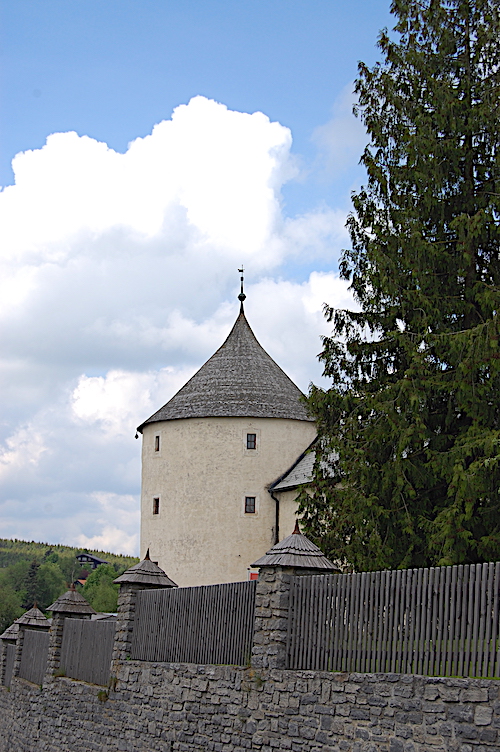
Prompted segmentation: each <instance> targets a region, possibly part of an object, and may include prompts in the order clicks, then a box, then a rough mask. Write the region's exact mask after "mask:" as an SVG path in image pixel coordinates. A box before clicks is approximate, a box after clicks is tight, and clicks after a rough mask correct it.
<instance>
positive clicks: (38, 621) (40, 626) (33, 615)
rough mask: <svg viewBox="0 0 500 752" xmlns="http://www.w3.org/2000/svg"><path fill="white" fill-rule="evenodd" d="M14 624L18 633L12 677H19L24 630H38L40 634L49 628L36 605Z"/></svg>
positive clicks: (47, 621)
mask: <svg viewBox="0 0 500 752" xmlns="http://www.w3.org/2000/svg"><path fill="white" fill-rule="evenodd" d="M15 623H16V624H17V625H18V632H17V638H16V653H15V656H14V666H13V668H12V676H19V669H20V667H21V656H22V653H23V644H24V630H25V629H33V630H39V631H41V632H47V631H48V629H49V627H50V623H49V620H48V619H47V617H45V616H44V615H43V614H42V612H41V611H40V609H39V608H38V607H37V605H36V603H35V604H34V606H33V608H30V610H29V611H26V613H24V614H23V615H22V616H20V617H19V619H16V622H15Z"/></svg>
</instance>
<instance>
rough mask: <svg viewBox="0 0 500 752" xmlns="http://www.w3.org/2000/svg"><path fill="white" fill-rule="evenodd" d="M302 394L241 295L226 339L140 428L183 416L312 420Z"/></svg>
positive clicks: (140, 430)
mask: <svg viewBox="0 0 500 752" xmlns="http://www.w3.org/2000/svg"><path fill="white" fill-rule="evenodd" d="M240 295H244V293H240ZM240 299H241V298H240ZM302 397H303V394H302V392H301V391H300V389H299V388H298V386H296V385H295V384H294V383H293V381H292V380H291V379H290V378H289V377H288V376H287V375H286V373H285V372H284V371H282V370H281V368H280V367H279V365H278V364H277V363H275V362H274V360H273V359H272V358H271V356H270V355H268V353H267V352H266V351H265V350H264V348H263V347H262V346H261V345H260V344H259V342H258V341H257V339H256V337H255V334H254V333H253V331H252V330H251V328H250V325H249V323H248V321H247V320H246V317H245V313H244V311H243V300H241V310H240V313H239V316H238V318H237V319H236V322H235V324H234V326H233V328H232V329H231V331H230V333H229V335H228V337H227V339H226V341H225V342H224V343H223V344H222V345H221V347H219V349H218V350H217V352H216V353H215V354H214V355H212V357H211V358H210V359H209V360H207V362H206V363H205V365H203V366H202V367H201V368H200V370H199V371H197V372H196V373H195V375H194V376H193V377H192V378H191V379H190V380H189V381H188V382H187V384H185V385H184V386H183V387H182V389H180V390H179V391H178V392H177V394H175V395H174V396H173V397H172V399H171V400H170V401H169V402H167V404H166V405H164V406H163V407H162V408H160V410H158V411H157V412H156V413H154V414H153V415H152V416H151V417H150V418H148V419H147V420H146V421H144V423H142V424H141V425H140V426H139V427H138V428H137V430H138V431H139V432H140V433H142V430H143V428H144V426H146V425H147V424H148V423H158V422H159V421H163V420H179V419H181V418H221V417H225V418H240V417H241V418H289V419H292V420H307V421H310V422H313V421H314V418H312V417H311V415H310V414H309V413H308V411H307V408H306V406H305V404H304V403H303V402H302Z"/></svg>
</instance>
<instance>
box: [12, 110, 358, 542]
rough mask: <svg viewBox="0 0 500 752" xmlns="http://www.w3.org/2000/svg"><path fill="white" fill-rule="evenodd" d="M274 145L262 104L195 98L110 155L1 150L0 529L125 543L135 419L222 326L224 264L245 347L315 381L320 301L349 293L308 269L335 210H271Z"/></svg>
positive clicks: (226, 314)
mask: <svg viewBox="0 0 500 752" xmlns="http://www.w3.org/2000/svg"><path fill="white" fill-rule="evenodd" d="M291 145H292V138H291V133H290V131H289V129H288V128H286V127H284V126H283V125H281V124H280V123H276V122H274V123H273V122H271V121H270V120H269V118H268V117H266V116H265V115H264V114H262V113H259V112H256V113H253V114H248V113H241V112H234V111H231V110H229V109H228V108H227V107H225V106H224V105H222V104H219V103H217V102H214V101H212V100H209V99H206V98H204V97H195V98H194V99H192V100H191V101H190V102H189V103H188V104H187V105H181V106H179V107H177V108H176V109H175V110H174V112H173V114H172V116H171V118H170V119H168V120H164V121H163V122H161V123H159V124H158V125H156V126H155V127H154V128H153V129H152V132H151V134H150V135H148V136H146V137H144V138H138V139H136V140H135V141H133V142H131V143H130V144H129V147H128V149H127V151H126V152H125V153H124V154H120V153H118V152H115V151H114V150H112V149H110V148H109V147H108V146H107V144H105V143H101V142H98V141H96V140H95V139H92V138H89V137H87V136H79V135H77V134H76V133H55V134H52V135H50V136H49V137H48V138H47V142H46V144H45V146H43V148H41V149H36V150H31V151H25V152H23V153H22V154H19V155H17V156H16V158H15V160H14V164H13V167H14V173H15V179H16V182H15V185H12V186H8V187H6V188H4V189H3V190H2V191H1V192H0V318H1V320H2V326H1V327H0V352H1V353H2V356H1V358H0V402H1V406H2V416H3V417H2V421H1V422H0V473H1V476H2V479H3V495H2V497H1V499H0V522H1V524H2V526H3V530H4V531H5V532H4V535H11V536H18V537H26V538H30V539H35V540H36V539H38V540H40V539H45V540H48V541H49V542H50V541H52V542H65V543H69V544H74V545H87V546H97V547H101V548H106V547H111V548H114V549H120V550H122V551H127V552H130V551H132V550H133V549H134V546H136V541H137V533H138V529H137V528H138V508H139V506H138V499H139V490H140V489H139V482H140V458H139V448H140V442H139V441H135V440H134V433H135V428H136V426H137V425H139V424H140V423H142V422H143V421H144V420H145V419H146V418H148V417H149V415H151V414H152V413H153V412H154V411H155V410H157V409H158V408H159V407H161V405H162V404H164V403H165V402H166V401H167V400H168V399H169V398H170V397H171V396H172V395H173V394H174V393H175V392H176V391H177V390H178V389H179V388H180V387H181V386H182V385H183V384H184V383H185V382H186V381H187V379H188V378H189V377H190V376H191V375H192V373H193V372H194V371H195V370H196V369H197V368H198V367H200V366H201V365H202V363H203V362H204V361H205V360H206V359H207V358H208V357H210V355H211V354H212V353H213V352H214V351H215V350H216V349H217V348H218V347H219V346H220V344H221V343H222V342H223V340H224V339H225V337H226V336H227V334H228V332H229V330H230V328H231V326H232V324H233V322H234V320H235V318H236V315H237V311H238V303H237V300H236V295H237V293H238V276H237V268H238V267H239V266H240V265H241V263H244V265H245V267H246V268H247V270H248V272H247V276H246V292H247V295H248V298H247V301H246V305H245V308H246V311H247V315H248V318H249V321H250V324H251V325H252V327H253V328H254V331H255V333H256V335H257V337H258V338H259V339H260V341H261V343H262V345H263V346H264V347H265V348H266V349H267V350H268V351H269V353H270V354H271V355H272V356H273V357H274V358H275V359H276V360H277V361H278V363H279V364H280V365H281V366H282V367H283V368H284V369H285V371H287V372H288V373H289V374H290V376H291V377H292V378H293V379H294V380H296V382H297V383H298V385H299V386H300V387H301V388H302V389H303V390H307V387H308V384H309V382H310V381H311V380H315V381H317V380H318V379H319V378H320V374H321V366H320V364H319V363H318V361H317V359H316V355H317V353H318V352H319V350H320V348H321V343H320V335H321V334H326V333H328V325H327V324H326V322H325V320H324V318H323V315H322V306H323V303H324V302H328V303H330V304H334V305H339V306H341V307H342V306H344V305H346V306H352V300H351V296H350V294H349V293H348V291H347V288H346V284H345V283H344V282H342V281H341V280H339V279H338V276H336V275H335V274H334V273H333V272H328V273H326V272H321V273H320V272H315V271H313V270H314V263H315V261H316V260H319V261H320V262H321V264H322V267H321V268H323V269H324V268H325V265H326V264H327V263H328V264H329V263H331V264H333V263H334V262H335V260H336V258H337V257H338V255H339V251H340V249H341V248H342V247H343V246H344V245H345V244H346V242H347V238H346V233H345V229H344V224H345V212H343V211H341V210H338V209H335V208H331V207H328V206H320V207H318V208H316V209H315V210H314V211H312V212H310V213H308V214H305V215H303V216H298V217H286V216H285V215H284V213H283V208H282V207H283V201H282V196H281V189H282V186H283V185H284V183H285V182H287V181H288V180H291V179H293V178H294V176H295V175H296V172H297V171H296V168H295V160H294V158H293V156H292V155H291V153H290V149H291ZM294 265H298V267H300V268H301V269H302V272H301V278H300V279H297V278H295V277H292V278H290V274H289V272H290V269H293V268H294ZM304 269H305V271H304ZM134 550H137V549H136V548H135V549H134Z"/></svg>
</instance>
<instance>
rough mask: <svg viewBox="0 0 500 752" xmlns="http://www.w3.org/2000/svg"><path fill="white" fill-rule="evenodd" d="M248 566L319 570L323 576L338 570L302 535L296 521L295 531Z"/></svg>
mask: <svg viewBox="0 0 500 752" xmlns="http://www.w3.org/2000/svg"><path fill="white" fill-rule="evenodd" d="M250 566H252V567H296V568H297V567H300V568H302V569H321V570H323V572H325V574H326V573H327V572H336V571H338V568H337V567H336V566H335V565H334V564H332V562H331V561H330V560H329V559H327V558H326V556H325V555H324V554H323V552H322V551H321V550H320V549H319V548H318V547H317V546H315V545H314V543H313V542H312V541H310V540H309V538H306V536H305V535H302V533H301V532H300V528H299V522H298V520H297V521H296V523H295V530H294V531H293V533H292V534H291V535H289V536H288V538H284V539H283V540H282V541H280V542H279V543H276V544H275V545H274V546H273V547H272V548H271V549H269V551H268V552H267V553H266V554H265V556H261V557H260V559H257V561H256V562H255V563H254V564H251V565H250Z"/></svg>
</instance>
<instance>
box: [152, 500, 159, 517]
mask: <svg viewBox="0 0 500 752" xmlns="http://www.w3.org/2000/svg"><path fill="white" fill-rule="evenodd" d="M153 514H160V499H159V498H158V497H156V498H154V499H153Z"/></svg>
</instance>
